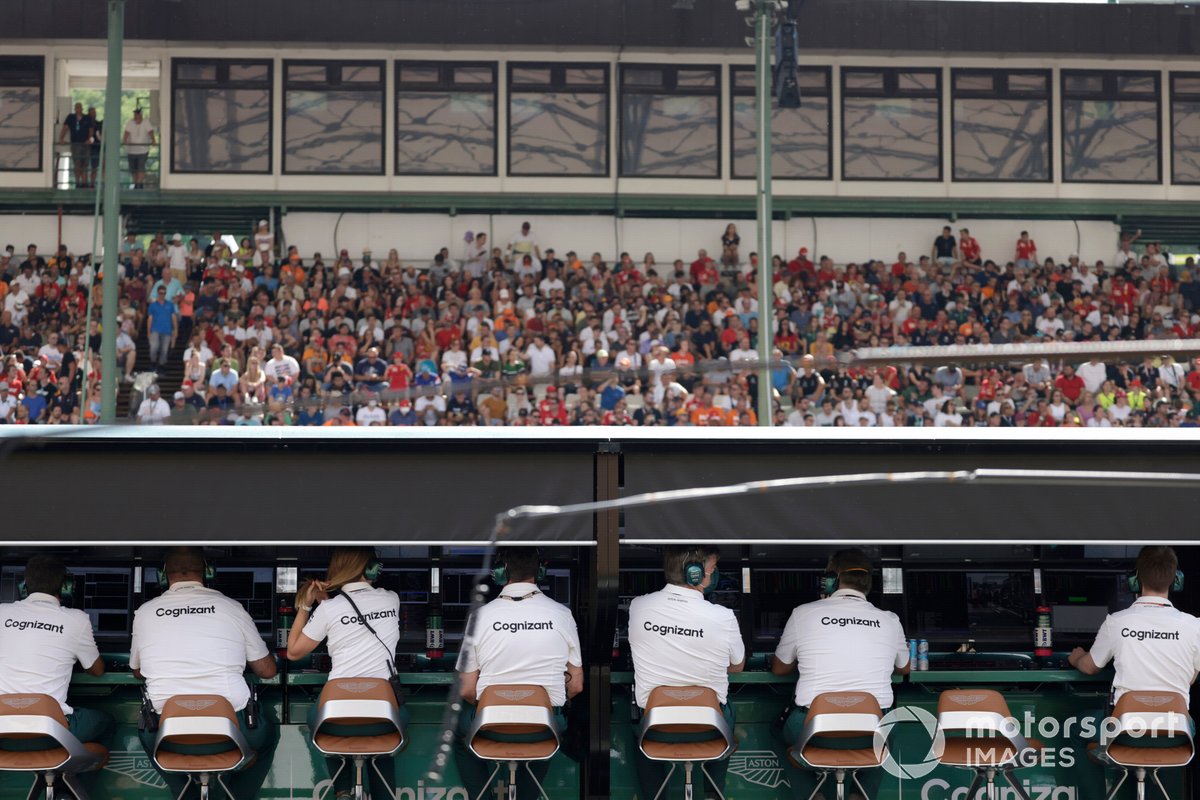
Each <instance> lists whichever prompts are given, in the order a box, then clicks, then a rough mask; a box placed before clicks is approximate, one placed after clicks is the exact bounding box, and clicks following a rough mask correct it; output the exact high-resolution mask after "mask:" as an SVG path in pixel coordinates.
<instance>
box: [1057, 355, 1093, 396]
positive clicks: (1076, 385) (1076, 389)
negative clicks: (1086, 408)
mask: <svg viewBox="0 0 1200 800" xmlns="http://www.w3.org/2000/svg"><path fill="white" fill-rule="evenodd" d="M1054 388H1055V389H1057V390H1058V391H1060V392H1062V393H1063V397H1065V398H1067V399H1068V400H1070V401H1071V402H1072V403H1078V402H1079V396H1080V395H1081V394H1083V390H1084V388H1085V387H1084V385H1083V378H1081V377H1079V376H1078V375H1076V374H1075V367H1073V366H1071V365H1070V364H1066V365H1064V366H1063V371H1062V374H1060V375H1059V376H1058V377H1057V378H1055V379H1054Z"/></svg>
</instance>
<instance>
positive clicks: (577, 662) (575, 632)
mask: <svg viewBox="0 0 1200 800" xmlns="http://www.w3.org/2000/svg"><path fill="white" fill-rule="evenodd" d="M563 616H564V617H565V618H566V622H567V625H566V628H565V636H564V637H563V638H565V639H566V640H567V663H568V664H570V665H571V666H573V667H582V666H583V653H582V651H581V648H580V646H579V628H578V627H576V625H575V618H574V617H572V616H571V613H570V612H569V611H568V612H567V613H565V614H563Z"/></svg>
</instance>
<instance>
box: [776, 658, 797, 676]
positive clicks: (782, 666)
mask: <svg viewBox="0 0 1200 800" xmlns="http://www.w3.org/2000/svg"><path fill="white" fill-rule="evenodd" d="M795 671H796V662H795V661H792V662H786V661H784V660H783V659H781V658H780V657H779V656H777V655H773V656H771V674H772V675H791V674H792V673H793V672H795Z"/></svg>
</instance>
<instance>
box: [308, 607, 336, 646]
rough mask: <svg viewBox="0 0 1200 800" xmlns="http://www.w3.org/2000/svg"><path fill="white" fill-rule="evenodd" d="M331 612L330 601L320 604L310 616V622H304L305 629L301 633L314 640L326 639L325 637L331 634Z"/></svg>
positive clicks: (321, 640)
mask: <svg viewBox="0 0 1200 800" xmlns="http://www.w3.org/2000/svg"><path fill="white" fill-rule="evenodd" d="M329 613H330V612H329V603H321V604H320V605H318V606H317V607H316V610H314V611H313V613H312V616H311V617H309V618H308V622H306V623H304V630H303V631H301V633H303V634H304V635H305V636H307V637H308V638H309V639H312V640H313V641H314V642H323V641H325V637H326V636H328V635H329Z"/></svg>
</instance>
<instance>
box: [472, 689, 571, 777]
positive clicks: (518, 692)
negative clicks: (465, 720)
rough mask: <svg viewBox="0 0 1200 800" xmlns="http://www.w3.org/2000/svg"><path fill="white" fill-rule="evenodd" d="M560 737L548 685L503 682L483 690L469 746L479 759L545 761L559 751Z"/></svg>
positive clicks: (476, 710)
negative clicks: (547, 688)
mask: <svg viewBox="0 0 1200 800" xmlns="http://www.w3.org/2000/svg"><path fill="white" fill-rule="evenodd" d="M561 736H562V731H560V730H559V728H558V721H557V719H556V717H555V714H554V705H553V703H551V701H550V693H549V692H547V691H546V687H544V686H537V685H534V684H502V685H496V686H488V687H487V688H486V689H484V690H483V691H482V692H481V693H480V695H479V701H478V703H477V705H476V707H475V721H474V722H473V723H472V724H471V730H470V732H469V733H468V735H467V745H468V747H469V748H470V750H471V752H472V753H474V754H475V755H477V756H479V757H480V758H485V759H490V760H497V761H501V760H503V761H521V760H525V761H544V760H546V759H549V758H551V757H553V756H554V754H555V753H557V752H558V749H559V746H560V738H561Z"/></svg>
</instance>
